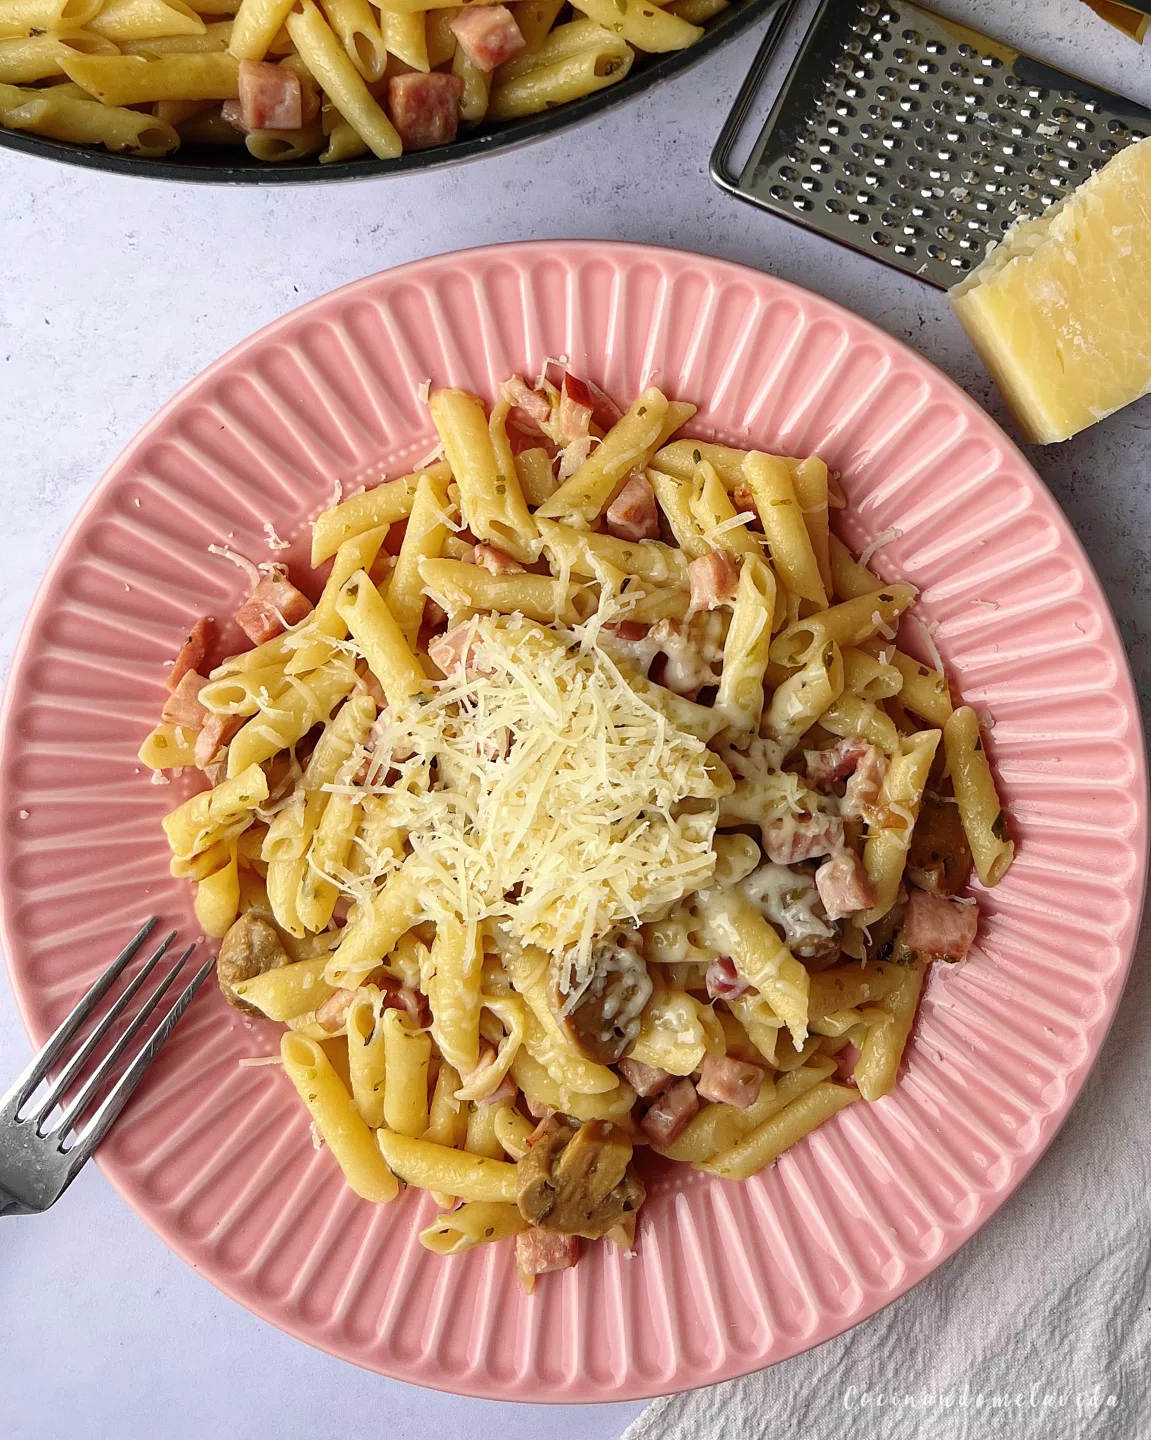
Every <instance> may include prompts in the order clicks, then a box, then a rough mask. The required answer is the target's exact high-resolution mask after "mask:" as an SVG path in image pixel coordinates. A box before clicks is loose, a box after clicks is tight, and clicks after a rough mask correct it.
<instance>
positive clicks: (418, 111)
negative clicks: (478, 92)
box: [388, 70, 464, 150]
mask: <svg viewBox="0 0 1151 1440" xmlns="http://www.w3.org/2000/svg"><path fill="white" fill-rule="evenodd" d="M463 93H464V82H463V80H462V79H461V78H460V77H459V76H458V75H445V74H444V73H443V71H440V70H433V71H432V72H431V74H430V75H421V74H420V73H419V72H418V71H413V72H412V73H410V74H407V75H393V76H392V78H391V79H390V80H389V81H388V114H389V115H390V116H391V120H392V124H393V125H394V126H395V127H396V130H397V131H398V132H399V136H400V139H401V140H402V141H403V142H404V149H405V150H430V149H431V148H432V146H434V145H447V144H448V143H449V142H450V141H452V140H454V139H455V138H456V129H457V127H458V126H459V123H460V97H461V96H462V95H463Z"/></svg>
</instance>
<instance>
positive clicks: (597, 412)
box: [563, 370, 623, 433]
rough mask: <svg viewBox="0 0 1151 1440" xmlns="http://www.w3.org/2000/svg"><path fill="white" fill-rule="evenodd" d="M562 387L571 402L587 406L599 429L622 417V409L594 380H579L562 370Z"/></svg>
mask: <svg viewBox="0 0 1151 1440" xmlns="http://www.w3.org/2000/svg"><path fill="white" fill-rule="evenodd" d="M563 389H564V391H565V393H567V394H568V395H570V396H571V398H572V400H573V402H575V403H576V404H579V405H586V406H587V407H588V409H589V410H590V411H591V418H592V421H593V422H594V423H595V424H596V425H598V426H599V427H600V429H601V430H610V429H611V427H612V426H613V425H614V424H615V423H616V421H617V420H621V419H622V418H623V411H622V410H621V409H620V408H619V406H618V405H617V404H616V403H615V401H614V400H613V399H612V398H611V396H610V395H609V394H608V393H607V392H606V391H604V390H601V389H600V387H599V386H598V385H597V384H596V383H595V381H594V380H581V379H580V378H579V376H578V375H573V374H572V373H571V371H570V370H568V371H565V372H564V381H563ZM585 433H586V432H585Z"/></svg>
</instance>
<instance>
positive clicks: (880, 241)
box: [871, 230, 891, 250]
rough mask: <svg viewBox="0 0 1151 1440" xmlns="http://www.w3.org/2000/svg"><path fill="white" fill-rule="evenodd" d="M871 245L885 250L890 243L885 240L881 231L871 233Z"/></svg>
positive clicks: (885, 237)
mask: <svg viewBox="0 0 1151 1440" xmlns="http://www.w3.org/2000/svg"><path fill="white" fill-rule="evenodd" d="M871 243H872V244H873V245H878V246H880V247H881V248H882V249H884V250H886V249H887V247H888V246H889V245H890V244H891V241H890V240H889V239H888V238H887V236H886V235H885V234H884V233H883V231H882V230H873V231H872V232H871Z"/></svg>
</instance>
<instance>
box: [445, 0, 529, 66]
mask: <svg viewBox="0 0 1151 1440" xmlns="http://www.w3.org/2000/svg"><path fill="white" fill-rule="evenodd" d="M448 29H449V30H450V31H451V32H452V34H453V35H454V36H455V37H456V40H457V42H458V43H459V47H460V49H461V50H462V51H463V52H464V54H465V55H466V56H467V57H468V59H469V60H470V61H471V62H472V64H473V65H474V66H475V67H476V68H477V70H483V71H485V72H486V73H488V74H489V75H490V74H491V72H492V71H493V70H494V69H495V68H496V66H497V65H502V64H503V63H504V61H505V60H510V59H511V58H512V56H513V55H517V54H519V52H520V51H521V50H522V49H523V48H524V46H525V45H526V44H527V41H526V40H525V39H524V37H523V35H522V34H521V32H520V27H519V26H518V25H517V24H516V17H515V16H514V15H513V14H512V12H511V11H510V10H509V9H508V7H507V6H506V5H473V6H471V8H470V9H465V10H461V11H459V13H458V14H457V15H456V16H455V18H454V19H452V20H450V21H449V22H448Z"/></svg>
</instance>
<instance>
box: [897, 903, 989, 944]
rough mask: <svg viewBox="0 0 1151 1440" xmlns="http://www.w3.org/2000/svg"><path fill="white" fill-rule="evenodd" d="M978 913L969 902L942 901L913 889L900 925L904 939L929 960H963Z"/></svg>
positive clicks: (973, 934) (971, 942) (972, 937)
mask: <svg viewBox="0 0 1151 1440" xmlns="http://www.w3.org/2000/svg"><path fill="white" fill-rule="evenodd" d="M978 928H979V911H978V909H977V907H976V906H975V905H974V904H973V903H972V902H971V901H965V900H945V899H944V898H943V897H942V896H941V895H931V894H929V893H928V892H927V891H926V890H912V892H911V894H910V895H909V896H908V901H907V917H906V919H905V920H904V922H903V939H904V941H905V942H906V944H907V945H908V947H909V948H910V949H912V950H917V951H918V952H919V954H920V955H922V956H926V957H927V958H928V959H931V960H962V959H963V958H964V957H965V956H966V954H967V952H968V951H969V950H970V949H971V947H972V945H973V944H974V942H975V932H976V930H977V929H978Z"/></svg>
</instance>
